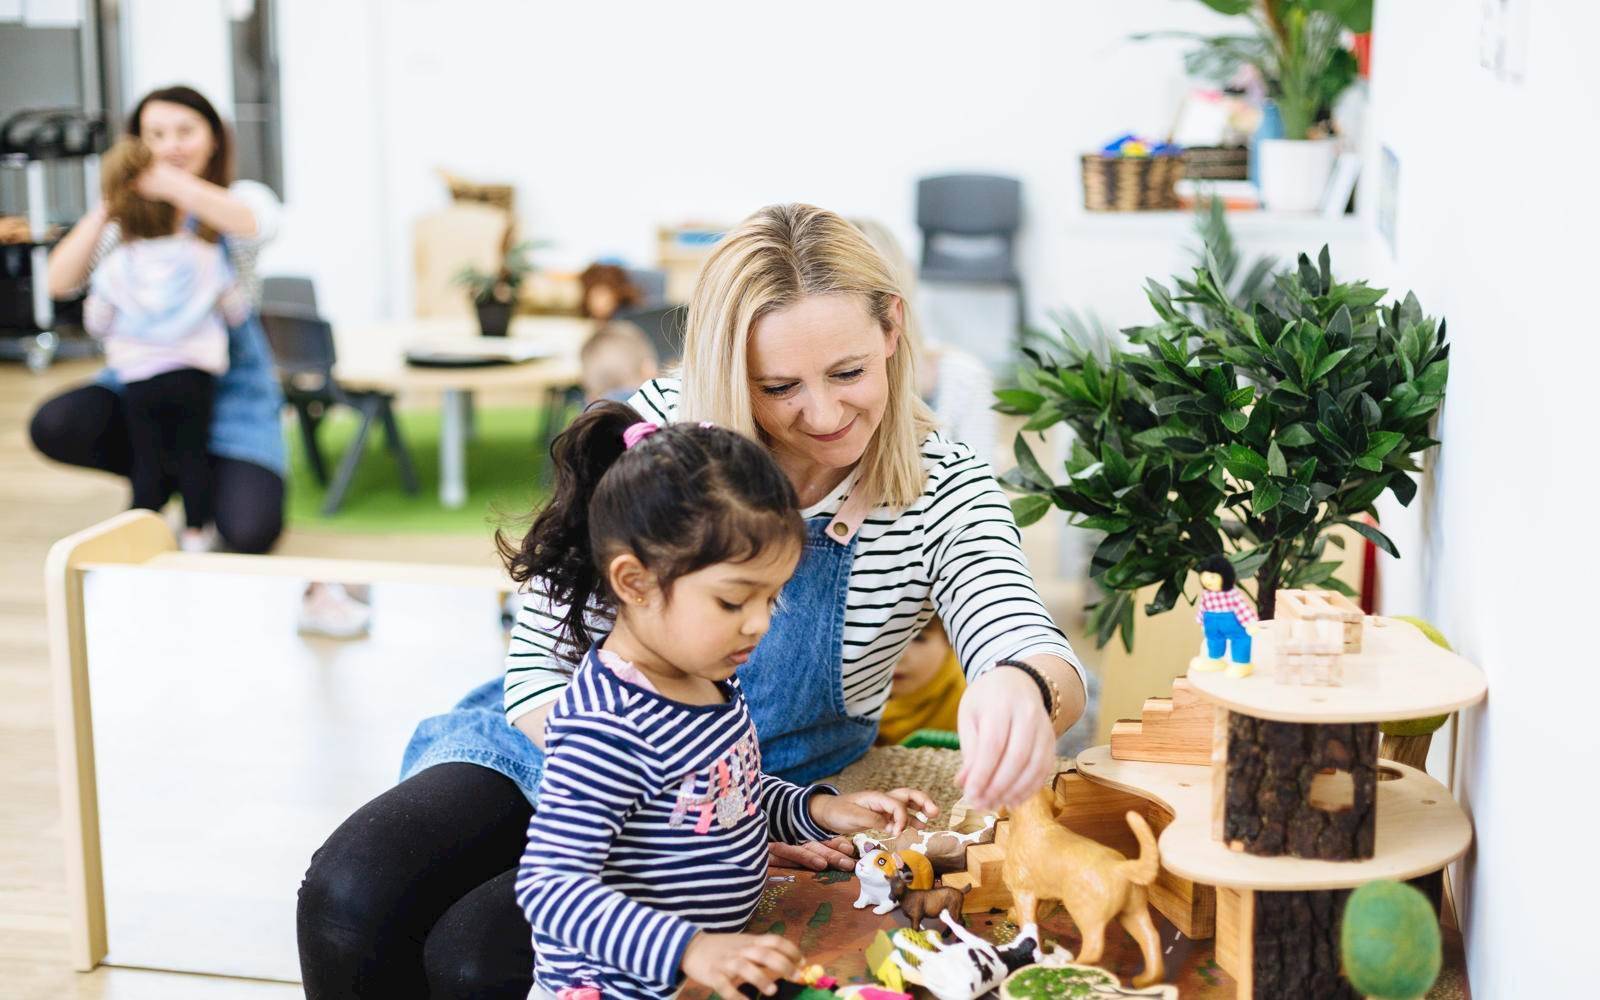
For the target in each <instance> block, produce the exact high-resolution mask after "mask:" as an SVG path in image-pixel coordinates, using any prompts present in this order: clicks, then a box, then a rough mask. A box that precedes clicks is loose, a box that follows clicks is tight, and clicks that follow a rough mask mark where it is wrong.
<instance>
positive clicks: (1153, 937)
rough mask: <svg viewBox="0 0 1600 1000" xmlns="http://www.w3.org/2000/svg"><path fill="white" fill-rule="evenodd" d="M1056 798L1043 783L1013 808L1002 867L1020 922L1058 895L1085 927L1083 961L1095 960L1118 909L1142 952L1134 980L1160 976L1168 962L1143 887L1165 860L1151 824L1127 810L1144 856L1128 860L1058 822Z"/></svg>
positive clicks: (1035, 914)
mask: <svg viewBox="0 0 1600 1000" xmlns="http://www.w3.org/2000/svg"><path fill="white" fill-rule="evenodd" d="M1054 802H1055V796H1054V794H1053V793H1052V792H1051V791H1050V789H1048V788H1044V789H1040V790H1039V791H1038V792H1037V793H1035V794H1034V795H1033V796H1032V797H1031V798H1029V799H1028V800H1027V801H1026V802H1024V803H1023V804H1022V805H1020V806H1017V807H1016V808H1015V809H1013V810H1012V811H1011V833H1010V839H1009V840H1008V841H1007V843H1006V856H1005V863H1004V864H1003V865H1002V867H1001V875H1002V877H1003V878H1004V879H1005V883H1006V888H1008V889H1010V890H1011V898H1012V900H1013V901H1014V906H1015V908H1016V915H1015V916H1016V921H1017V924H1018V925H1019V926H1026V925H1031V924H1035V923H1036V922H1037V920H1038V911H1039V902H1040V901H1041V900H1046V899H1056V900H1060V901H1061V905H1062V906H1064V907H1065V908H1066V910H1067V913H1068V914H1069V915H1070V916H1071V917H1072V921H1073V923H1075V924H1077V926H1078V932H1079V933H1080V934H1081V935H1083V946H1082V948H1081V949H1079V952H1078V961H1079V962H1082V963H1083V964H1085V965H1094V964H1096V963H1097V962H1099V961H1100V955H1101V952H1102V951H1103V950H1104V949H1105V934H1106V924H1107V923H1109V922H1110V921H1111V919H1112V918H1113V917H1115V918H1116V919H1117V920H1118V921H1119V922H1120V923H1121V924H1122V926H1123V928H1124V929H1125V930H1126V931H1127V932H1128V934H1129V935H1130V936H1131V937H1132V938H1133V940H1134V941H1135V942H1136V943H1137V944H1138V945H1139V950H1140V952H1142V953H1143V955H1144V973H1143V974H1142V975H1140V976H1139V977H1138V978H1136V979H1135V980H1134V981H1133V985H1134V986H1136V987H1143V986H1149V985H1150V984H1151V983H1156V982H1159V981H1160V980H1161V979H1162V977H1163V976H1164V975H1165V974H1166V968H1165V966H1164V965H1163V963H1162V959H1161V939H1160V936H1159V935H1158V934H1157V932H1156V925H1155V923H1154V922H1153V921H1152V920H1151V919H1150V908H1149V902H1148V892H1147V890H1146V888H1145V887H1146V886H1148V885H1149V884H1150V883H1151V882H1154V881H1155V878H1156V872H1157V871H1158V870H1159V867H1160V854H1159V852H1158V851H1157V849H1156V838H1155V835H1154V834H1152V833H1151V832H1150V824H1148V823H1146V822H1145V820H1144V817H1143V816H1140V815H1139V814H1138V813H1136V812H1129V813H1128V816H1127V819H1128V826H1130V827H1131V828H1132V829H1133V835H1134V836H1135V837H1137V838H1138V839H1139V857H1138V858H1136V859H1134V860H1132V861H1130V860H1128V859H1127V858H1125V857H1123V856H1122V854H1120V853H1119V852H1117V851H1114V850H1112V849H1111V848H1109V847H1107V846H1105V845H1104V844H1101V843H1097V842H1096V841H1093V840H1090V839H1089V838H1088V837H1083V836H1080V835H1078V834H1076V833H1073V832H1072V831H1071V830H1068V829H1067V828H1066V827H1064V826H1062V825H1061V824H1060V823H1058V822H1056V818H1055V813H1054V810H1053V808H1052V807H1053V805H1054Z"/></svg>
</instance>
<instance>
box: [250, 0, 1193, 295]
mask: <svg viewBox="0 0 1600 1000" xmlns="http://www.w3.org/2000/svg"><path fill="white" fill-rule="evenodd" d="M280 11H281V13H280V16H279V30H280V38H281V47H282V52H283V84H284V91H285V114H284V122H285V134H284V142H285V147H286V150H287V154H286V155H287V158H288V162H287V164H286V171H287V175H288V176H287V180H286V186H287V188H288V192H287V194H288V199H289V202H290V223H291V226H292V230H286V236H285V240H284V243H283V244H282V245H280V246H279V247H277V248H275V250H274V252H273V253H272V254H271V255H270V257H269V258H268V261H267V263H268V265H269V266H271V267H274V268H276V269H279V270H285V271H288V270H299V271H306V272H309V273H311V274H313V275H314V276H315V277H316V278H318V280H319V285H320V288H319V293H320V294H321V295H322V296H323V298H324V299H326V300H328V301H329V303H330V306H329V309H328V311H329V312H330V313H332V314H333V315H334V317H335V318H336V319H338V318H344V319H363V318H370V317H386V316H403V315H406V314H407V311H408V310H409V303H410V280H409V278H410V270H411V262H410V238H409V231H410V230H409V227H410V224H411V221H412V220H413V219H414V218H415V217H416V216H417V215H419V214H421V213H422V212H425V211H427V210H429V209H431V208H433V207H436V206H438V205H439V204H441V203H442V202H443V200H444V192H443V188H442V185H441V184H440V183H439V181H438V180H437V178H436V177H435V175H434V169H435V168H436V167H447V168H449V169H451V170H453V171H456V172H459V173H462V174H465V175H468V176H471V177H475V178H481V179H485V180H492V179H504V180H510V181H512V182H514V183H515V184H516V185H517V189H518V199H519V209H520V214H521V216H522V219H523V228H524V230H525V231H526V232H527V233H528V234H529V235H531V236H535V237H539V238H546V239H551V240H554V241H555V242H556V244H557V246H556V247H555V248H554V249H553V250H551V251H549V252H548V253H547V254H546V259H547V260H548V261H550V262H551V263H552V264H557V265H567V266H581V265H582V264H583V263H585V262H586V261H587V260H589V259H592V258H593V257H595V256H598V255H604V254H616V255H621V256H624V257H627V258H630V259H633V260H636V261H639V262H642V263H649V262H651V261H653V259H654V254H655V245H654V239H655V227H656V226H657V225H658V224H661V223H674V222H679V221H684V220H689V219H704V220H710V221H714V222H732V221H737V220H738V219H739V218H741V217H743V216H744V215H746V214H748V213H749V212H750V211H751V210H753V209H754V208H756V207H758V206H759V205H762V204H764V203H767V202H772V201H780V200H806V201H812V202H815V203H818V204H822V205H825V206H827V207H830V208H834V209H836V210H839V211H842V212H845V213H849V214H860V215H873V216H877V217H879V218H881V219H883V220H884V221H885V222H887V223H888V224H889V225H890V226H891V227H892V228H893V229H894V230H895V231H896V232H897V234H898V235H899V236H900V237H901V238H902V240H903V241H904V242H905V243H906V244H907V245H908V246H909V247H912V248H915V246H916V230H915V226H914V216H913V212H914V205H913V197H914V192H913V185H914V182H915V179H916V178H917V177H918V176H921V175H925V174H928V173H934V172H940V171H947V170H968V169H971V170H988V171H996V172H1002V173H1008V174H1013V175H1016V176H1019V177H1021V178H1022V179H1023V181H1024V182H1025V184H1026V195H1025V197H1026V199H1027V217H1028V223H1027V229H1026V231H1025V233H1024V238H1023V239H1024V248H1023V256H1022V265H1023V269H1024V272H1025V277H1026V279H1027V281H1028V282H1029V283H1030V285H1031V290H1030V291H1031V297H1032V303H1033V305H1034V306H1035V310H1034V311H1035V314H1036V315H1038V316H1041V317H1042V315H1043V312H1044V310H1045V309H1046V308H1049V307H1053V306H1056V305H1060V304H1063V303H1068V302H1071V303H1074V304H1079V305H1081V304H1084V303H1085V302H1094V303H1098V304H1100V305H1101V306H1102V307H1106V306H1108V305H1109V306H1110V308H1111V311H1112V312H1113V313H1114V314H1116V315H1115V317H1114V318H1116V319H1117V321H1119V322H1133V321H1136V320H1139V319H1142V318H1144V317H1145V316H1146V315H1148V314H1147V312H1146V310H1145V307H1144V306H1143V298H1142V294H1141V293H1140V292H1139V290H1138V289H1139V285H1140V283H1141V282H1142V279H1143V276H1144V275H1145V274H1147V273H1152V274H1161V273H1164V268H1163V267H1157V268H1156V269H1154V270H1146V268H1147V267H1148V266H1149V264H1148V254H1146V255H1145V256H1144V259H1141V260H1139V261H1136V262H1135V261H1128V260H1125V259H1123V260H1121V261H1120V263H1119V262H1118V260H1119V259H1118V258H1115V257H1113V258H1112V261H1111V262H1110V263H1108V262H1107V261H1106V260H1105V259H1103V258H1102V257H1101V255H1098V254H1097V253H1095V252H1094V249H1093V242H1094V241H1093V240H1092V239H1087V238H1085V237H1084V236H1083V235H1082V234H1074V233H1073V232H1072V231H1071V226H1072V223H1073V220H1074V219H1075V218H1076V217H1077V215H1078V214H1079V213H1080V211H1081V210H1080V209H1079V207H1078V206H1079V204H1080V200H1081V196H1080V194H1079V189H1078V181H1077V167H1076V156H1077V154H1078V153H1079V152H1081V151H1084V150H1087V149H1092V148H1095V147H1096V146H1097V145H1098V144H1099V143H1101V142H1103V141H1105V140H1106V139H1108V138H1110V137H1112V136H1114V135H1116V134H1117V133H1119V132H1122V131H1126V130H1130V129H1134V130H1141V131H1145V132H1151V133H1161V132H1164V131H1165V130H1166V129H1167V128H1168V127H1169V125H1170V118H1171V115H1172V113H1173V110H1174V109H1175V107H1176V105H1177V99H1178V97H1179V96H1180V95H1181V94H1182V92H1183V89H1184V82H1183V79H1182V66H1181V59H1180V55H1181V52H1182V49H1183V46H1182V44H1181V43H1173V42H1164V43H1145V44H1136V43H1132V42H1128V41H1126V38H1127V36H1128V35H1129V34H1130V33H1132V32H1135V31H1140V30H1148V29H1152V28H1182V27H1189V28H1200V27H1205V26H1210V25H1215V24H1216V23H1217V21H1218V19H1217V18H1216V17H1215V15H1213V14H1211V13H1210V12H1209V11H1208V10H1207V9H1206V8H1205V7H1204V6H1203V5H1202V4H1199V3H1196V2H1191V0H1124V2H1119V3H1116V4H1108V3H1059V2H1052V0H999V2H994V3H989V4H986V5H984V6H983V7H982V8H981V13H980V8H976V7H974V6H972V5H971V4H969V3H962V2H957V0H937V2H913V0H890V2H872V3H861V2H856V0H817V2H813V3H809V4H806V5H803V6H801V5H792V4H750V3H748V2H740V0H707V2H697V3H693V4H660V3H645V2H625V3H613V4H583V3H538V4H531V3H519V2H508V0H452V2H445V0H410V2H406V3H387V4H385V3H378V2H374V0H346V2H342V3H321V2H311V0H284V2H283V3H281V4H280ZM1175 260H1181V258H1175ZM1108 268H1110V270H1108ZM1107 293H1111V294H1107Z"/></svg>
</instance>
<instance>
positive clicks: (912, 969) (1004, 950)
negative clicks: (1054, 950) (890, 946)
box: [891, 913, 1044, 1000]
mask: <svg viewBox="0 0 1600 1000" xmlns="http://www.w3.org/2000/svg"><path fill="white" fill-rule="evenodd" d="M940 918H941V919H942V920H944V922H945V926H947V927H949V928H950V933H952V934H954V935H955V940H953V941H952V942H950V943H949V944H944V943H943V942H940V943H939V945H938V947H937V950H930V949H926V948H918V947H917V946H915V945H913V944H911V943H910V942H909V941H902V942H901V944H902V946H903V949H904V950H903V952H902V951H896V952H895V953H894V955H893V956H892V958H891V960H892V961H893V962H894V963H895V964H896V965H898V966H900V968H901V970H902V972H905V973H907V974H912V975H915V976H916V977H917V979H918V981H920V982H921V984H922V986H923V988H925V989H926V990H927V991H928V992H929V993H932V994H933V995H934V996H935V997H936V998H937V1000H976V998H978V997H981V996H983V995H984V994H985V993H988V992H989V991H990V990H993V989H996V988H998V987H999V986H1000V984H1001V983H1003V982H1005V979H1006V977H1007V976H1008V975H1010V974H1011V973H1013V972H1015V971H1016V970H1017V969H1020V968H1022V967H1023V966H1025V965H1031V964H1033V963H1034V962H1037V961H1038V960H1039V959H1041V958H1043V957H1044V955H1043V952H1041V951H1040V950H1039V928H1038V927H1037V926H1035V925H1032V924H1027V925H1024V926H1023V927H1022V929H1021V930H1019V931H1018V932H1017V937H1016V939H1015V940H1014V941H1012V942H1011V943H1010V944H1007V945H1005V946H1003V947H1002V946H996V945H993V944H990V943H989V942H988V941H985V940H984V939H983V938H981V937H978V936H977V935H976V934H973V933H972V932H971V931H968V930H967V929H966V928H965V927H963V926H961V925H960V924H959V923H957V922H956V921H955V920H953V919H951V917H950V914H949V913H944V914H941V915H940ZM908 954H909V955H910V956H911V957H912V958H915V959H916V960H917V962H916V964H915V965H913V964H911V963H910V962H908V961H907V960H906V955H908Z"/></svg>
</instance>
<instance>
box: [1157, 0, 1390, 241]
mask: <svg viewBox="0 0 1600 1000" xmlns="http://www.w3.org/2000/svg"><path fill="white" fill-rule="evenodd" d="M1201 2H1202V3H1204V4H1205V5H1206V6H1208V7H1210V8H1211V9H1213V10H1216V11H1219V12H1221V13H1223V14H1230V15H1234V16H1238V17H1243V18H1246V19H1247V20H1248V21H1249V22H1250V25H1251V27H1252V28H1253V31H1252V32H1251V33H1250V34H1244V35H1223V36H1219V37H1214V38H1213V37H1207V36H1203V35H1195V34H1193V33H1187V32H1160V33H1157V34H1159V35H1163V36H1166V37H1174V36H1176V37H1184V38H1192V39H1197V40H1199V41H1200V42H1201V45H1200V47H1199V48H1198V49H1196V50H1195V51H1193V52H1191V53H1190V54H1189V57H1188V60H1187V63H1188V68H1189V71H1190V72H1191V73H1193V74H1195V75H1197V76H1201V77H1204V78H1207V79H1210V80H1213V81H1215V82H1217V83H1219V84H1226V83H1228V82H1229V81H1231V80H1232V79H1233V78H1234V76H1235V75H1236V74H1237V73H1238V71H1239V69H1240V68H1241V67H1243V66H1250V67H1253V68H1254V69H1255V70H1256V72H1257V73H1259V74H1260V76H1261V79H1262V82H1263V83H1264V84H1265V86H1266V91H1267V96H1268V98H1270V99H1271V101H1272V102H1273V105H1274V107H1275V108H1276V109H1277V114H1278V117H1279V119H1280V120H1281V122H1282V124H1283V137H1282V138H1281V139H1280V138H1263V139H1261V140H1259V142H1258V145H1257V157H1258V160H1257V165H1256V166H1257V174H1258V178H1259V183H1260V186H1261V201H1262V203H1263V204H1264V205H1266V207H1268V208H1271V209H1278V210H1282V211H1291V212H1306V211H1311V210H1313V209H1315V208H1316V207H1317V204H1318V202H1319V201H1320V200H1321V198H1322V195H1323V191H1324V190H1325V189H1326V187H1327V184H1328V176H1329V174H1331V173H1332V171H1333V163H1334V159H1335V157H1336V156H1337V153H1338V150H1337V148H1336V145H1335V142H1334V140H1333V139H1332V138H1331V137H1330V136H1331V127H1330V126H1331V122H1332V119H1333V107H1334V105H1335V104H1336V103H1337V102H1338V100H1339V97H1340V95H1341V94H1343V93H1344V92H1345V90H1346V89H1347V88H1348V87H1349V86H1350V85H1351V84H1352V83H1353V82H1355V78H1356V58H1355V55H1354V54H1353V53H1352V52H1351V51H1350V50H1349V49H1347V48H1346V47H1345V45H1344V33H1345V32H1346V31H1352V32H1355V33H1357V34H1360V33H1363V32H1367V31H1371V30H1372V0H1201ZM1144 37H1153V36H1144Z"/></svg>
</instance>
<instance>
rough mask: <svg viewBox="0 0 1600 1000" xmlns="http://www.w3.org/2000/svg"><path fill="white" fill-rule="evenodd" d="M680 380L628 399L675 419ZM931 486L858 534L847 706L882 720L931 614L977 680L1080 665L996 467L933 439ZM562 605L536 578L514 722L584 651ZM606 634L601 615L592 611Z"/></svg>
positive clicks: (873, 518)
mask: <svg viewBox="0 0 1600 1000" xmlns="http://www.w3.org/2000/svg"><path fill="white" fill-rule="evenodd" d="M678 395H679V383H678V380H677V379H670V378H661V379H655V380H654V381H652V382H649V383H646V384H645V386H644V387H643V388H642V389H640V390H639V391H638V392H637V393H635V394H634V395H633V398H632V399H630V400H628V405H630V406H632V407H633V408H634V409H635V410H638V411H639V413H640V414H642V415H643V416H644V418H645V419H647V420H654V421H657V422H659V423H662V424H668V423H672V422H673V421H674V419H675V418H676V416H677V411H678ZM922 466H923V469H924V470H925V471H926V473H927V482H926V484H925V485H924V487H923V492H922V496H921V497H919V498H918V499H917V501H916V502H915V503H913V504H912V505H911V506H909V507H907V508H905V509H903V510H899V511H896V510H894V509H892V508H887V507H881V508H878V509H876V510H873V511H872V512H871V513H870V514H869V515H868V516H867V519H866V520H865V521H864V522H863V523H862V525H861V530H860V531H859V532H858V534H857V536H856V550H855V560H854V562H853V564H852V565H851V568H850V595H849V597H848V599H847V603H846V607H845V625H844V662H843V668H842V671H841V677H842V685H843V688H844V704H845V711H847V712H848V713H849V714H850V715H852V716H855V717H857V718H861V719H877V718H879V717H881V716H882V714H883V706H884V703H885V702H887V701H888V700H889V687H890V685H891V683H892V682H893V680H894V665H895V663H896V662H897V661H898V660H899V659H900V655H901V654H902V653H903V652H904V651H905V648H906V646H907V645H908V644H909V643H910V642H911V639H912V637H913V636H915V635H916V634H917V633H918V632H920V631H921V630H922V627H923V626H924V625H926V624H927V623H928V619H930V618H931V617H933V615H934V614H938V616H939V617H940V618H941V619H942V620H943V621H944V627H945V631H946V632H947V633H948V634H949V636H950V641H951V643H952V645H953V646H954V647H955V651H956V656H957V657H958V658H959V659H960V660H961V663H962V664H963V666H964V667H965V670H966V674H967V679H968V680H969V681H970V680H975V679H976V678H977V677H978V676H979V675H980V674H983V673H985V672H987V671H988V670H989V669H990V668H991V667H993V665H994V663H995V661H996V660H1002V659H1007V658H1020V657H1025V656H1032V655H1034V654H1036V653H1048V654H1051V655H1054V656H1059V657H1061V658H1062V659H1064V660H1066V661H1067V662H1069V663H1071V664H1073V665H1074V666H1075V667H1077V669H1078V672H1079V674H1080V675H1082V673H1083V667H1082V665H1081V664H1079V663H1078V658H1077V656H1076V654H1074V653H1073V651H1072V647H1071V646H1070V645H1068V643H1067V638H1066V636H1065V635H1063V634H1062V633H1061V630H1060V629H1058V628H1056V626H1055V623H1054V622H1052V621H1051V620H1050V614H1049V612H1047V611H1046V610H1045V607H1044V603H1043V602H1042V601H1040V600H1039V592H1038V590H1037V589H1036V588H1035V587H1034V583H1033V575H1032V574H1031V573H1030V572H1029V571H1028V563H1027V560H1026V559H1025V558H1024V556H1023V554H1022V534H1021V532H1019V531H1018V530H1017V523H1016V520H1015V518H1013V517H1012V515H1011V505H1010V504H1009V503H1008V502H1007V500H1006V497H1005V494H1004V493H1002V492H1001V490H1000V486H999V484H998V483H996V482H995V479H994V474H993V473H992V472H991V471H990V469H989V466H988V465H987V464H986V463H985V462H983V461H982V460H980V459H978V458H977V457H976V456H974V455H973V453H972V449H970V448H968V447H967V446H966V445H964V444H957V443H954V442H951V441H949V440H947V439H946V438H945V437H943V436H942V435H940V434H937V433H935V434H930V435H929V436H928V438H927V440H925V441H924V442H923V443H922ZM856 480H857V476H856V474H855V473H852V474H851V475H850V476H848V477H846V479H845V481H844V482H842V483H840V484H839V486H838V488H837V489H835V490H834V491H833V493H832V494H830V495H829V496H828V497H826V498H824V499H823V500H822V501H821V502H819V503H817V504H815V505H814V506H812V507H809V508H807V509H806V510H804V511H802V513H803V514H804V515H805V516H806V518H808V519H809V518H813V517H820V516H824V515H827V516H832V515H834V514H836V513H838V511H839V508H840V507H841V506H842V505H843V504H844V502H845V500H846V499H848V498H849V496H850V491H851V490H852V489H853V488H854V486H855V484H856ZM563 614H564V609H563V608H559V607H553V606H552V604H551V602H550V600H549V598H548V597H547V596H546V593H545V588H544V587H543V585H542V583H541V582H540V581H538V580H535V581H532V582H531V583H530V584H529V592H528V594H527V595H526V597H525V599H524V601H523V605H522V610H521V611H520V612H519V613H518V615H517V621H516V625H515V626H514V627H513V628H512V632H511V643H510V649H509V651H508V653H507V655H506V679H505V680H506V683H505V689H506V690H505V694H506V700H505V704H506V717H507V718H508V719H510V720H511V721H513V722H515V721H516V719H517V718H519V717H520V716H522V715H525V714H526V713H528V712H531V711H533V710H534V709H535V708H538V707H539V706H541V705H545V704H548V703H549V702H551V701H554V700H555V699H556V698H557V697H559V696H560V693H561V689H562V688H563V687H565V686H566V683H567V678H568V677H569V676H570V675H571V672H572V663H573V661H574V659H575V658H576V656H577V655H578V654H580V653H581V652H582V651H581V650H579V651H572V650H570V649H568V648H567V647H565V646H564V645H562V644H561V643H560V641H559V639H558V631H559V623H560V620H561V617H562V615H563ZM589 617H590V619H591V620H592V621H593V622H594V623H595V628H596V630H598V631H602V632H603V631H606V630H607V629H608V628H609V625H608V624H607V623H606V619H605V616H604V613H603V611H602V610H601V609H599V608H597V607H592V608H590V612H589Z"/></svg>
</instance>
